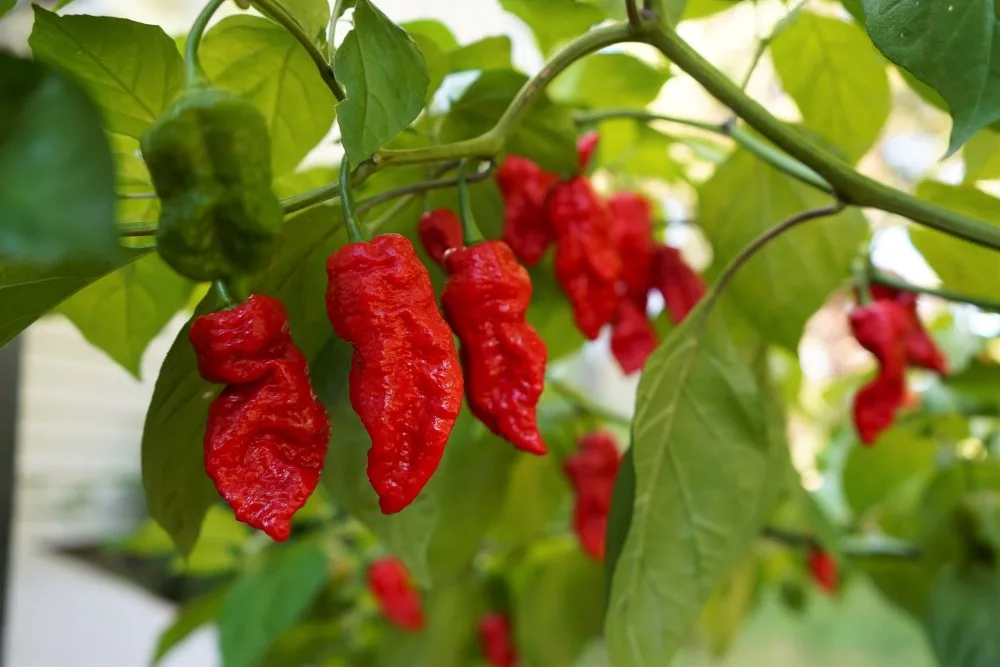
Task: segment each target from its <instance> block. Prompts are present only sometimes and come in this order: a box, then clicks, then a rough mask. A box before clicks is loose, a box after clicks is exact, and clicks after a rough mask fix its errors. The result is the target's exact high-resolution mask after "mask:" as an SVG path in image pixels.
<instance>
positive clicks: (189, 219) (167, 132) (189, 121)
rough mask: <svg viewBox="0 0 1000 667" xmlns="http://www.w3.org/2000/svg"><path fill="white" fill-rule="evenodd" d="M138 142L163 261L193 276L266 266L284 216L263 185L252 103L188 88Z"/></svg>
mask: <svg viewBox="0 0 1000 667" xmlns="http://www.w3.org/2000/svg"><path fill="white" fill-rule="evenodd" d="M141 145H142V156H143V159H144V160H145V161H146V164H147V165H148V166H149V173H150V176H151V177H152V180H153V186H154V188H155V189H156V194H157V195H159V197H160V201H161V206H162V210H161V213H160V223H159V227H158V228H157V230H156V243H157V251H158V252H159V253H160V255H161V256H162V257H163V259H164V261H166V262H167V264H169V265H170V266H171V267H173V268H174V270H175V271H177V272H178V273H180V274H181V275H184V276H187V277H188V278H191V279H193V280H199V281H208V280H216V279H219V278H226V277H229V276H234V275H239V274H244V273H253V272H255V271H258V270H260V269H262V268H265V267H266V266H267V264H268V262H269V261H270V259H271V254H272V250H273V246H274V240H275V238H276V237H277V235H278V233H279V232H280V231H281V226H282V221H283V219H284V213H283V211H282V208H281V204H280V203H279V202H278V199H277V197H275V195H274V192H273V191H272V190H271V144H270V141H269V139H268V134H267V122H266V121H265V120H264V117H263V116H262V115H261V114H260V112H259V111H257V109H256V108H255V107H254V106H253V105H251V104H250V103H249V102H245V101H243V100H240V99H239V98H237V97H234V96H232V95H229V94H227V93H224V92H222V91H219V90H215V89H213V88H207V87H199V88H194V89H192V90H189V91H187V92H185V93H184V94H183V96H182V97H181V98H180V99H179V100H178V101H177V102H175V103H174V104H173V105H172V106H171V107H170V108H168V109H167V110H166V112H164V114H163V116H162V117H160V118H159V119H158V120H157V121H156V123H154V124H153V125H152V127H150V128H149V130H148V131H147V132H146V134H145V135H143V137H142V142H141Z"/></svg>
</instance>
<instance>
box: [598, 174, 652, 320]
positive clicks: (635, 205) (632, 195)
mask: <svg viewBox="0 0 1000 667" xmlns="http://www.w3.org/2000/svg"><path fill="white" fill-rule="evenodd" d="M608 208H609V209H610V211H611V238H612V240H613V241H614V244H615V247H616V248H617V249H618V255H619V256H620V257H621V260H622V282H623V283H624V284H625V298H626V299H628V300H630V301H632V302H633V303H634V304H636V305H637V306H639V307H640V308H641V309H642V310H646V302H647V300H648V296H649V289H650V280H651V277H652V274H651V271H652V268H653V255H654V248H655V246H654V243H653V205H652V204H651V203H650V201H649V200H648V199H646V197H644V196H643V195H641V194H639V193H636V192H616V193H615V194H613V195H611V198H610V199H608Z"/></svg>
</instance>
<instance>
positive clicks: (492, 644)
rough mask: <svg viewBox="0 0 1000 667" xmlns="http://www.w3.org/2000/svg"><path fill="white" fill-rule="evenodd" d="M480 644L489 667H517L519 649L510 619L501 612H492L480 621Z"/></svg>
mask: <svg viewBox="0 0 1000 667" xmlns="http://www.w3.org/2000/svg"><path fill="white" fill-rule="evenodd" d="M479 644H480V646H481V647H482V649H483V657H485V658H486V664H487V665H489V667H517V665H518V662H517V649H516V647H515V646H514V641H513V637H512V633H511V627H510V619H508V618H507V616H505V615H504V614H501V613H500V612H490V613H489V614H486V615H485V616H483V618H482V619H481V620H480V621H479Z"/></svg>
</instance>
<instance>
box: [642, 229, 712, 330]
mask: <svg viewBox="0 0 1000 667" xmlns="http://www.w3.org/2000/svg"><path fill="white" fill-rule="evenodd" d="M651 270H652V279H651V280H652V284H653V287H655V288H656V289H657V290H659V292H660V294H662V295H663V300H664V301H665V302H666V306H667V311H668V312H669V313H670V319H671V320H673V323H674V324H680V323H681V322H683V321H684V318H685V317H687V316H688V313H690V312H691V311H692V310H694V307H695V306H697V305H698V302H699V301H701V299H702V297H704V296H705V283H704V282H703V281H702V279H701V276H699V275H698V274H697V273H695V271H694V269H692V268H691V267H690V266H688V264H687V262H685V261H684V257H683V256H682V255H681V253H680V251H679V250H677V249H676V248H671V247H670V246H666V245H661V246H657V248H656V250H655V251H654V254H653V263H652V269H651Z"/></svg>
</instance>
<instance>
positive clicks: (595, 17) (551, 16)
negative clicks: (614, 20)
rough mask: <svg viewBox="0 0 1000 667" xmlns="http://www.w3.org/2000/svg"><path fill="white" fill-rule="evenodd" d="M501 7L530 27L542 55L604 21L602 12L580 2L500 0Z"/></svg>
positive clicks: (573, 0)
mask: <svg viewBox="0 0 1000 667" xmlns="http://www.w3.org/2000/svg"><path fill="white" fill-rule="evenodd" d="M500 6H501V7H503V8H504V9H505V10H507V11H508V12H510V13H511V14H513V15H515V16H516V17H518V18H519V19H521V20H522V21H524V22H525V23H526V24H528V27H529V28H531V31H532V32H533V33H534V34H535V41H536V42H538V48H539V49H541V51H542V55H548V54H549V53H551V52H552V50H553V48H554V47H556V46H558V45H559V44H560V43H561V42H565V41H567V40H569V39H571V38H573V37H576V36H578V35H581V34H583V33H584V32H586V31H587V29H588V28H589V27H591V26H592V25H594V24H595V23H599V22H600V21H602V20H603V19H604V12H603V11H601V10H600V9H598V8H597V7H595V6H593V5H588V4H584V3H583V2H577V0H500Z"/></svg>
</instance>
